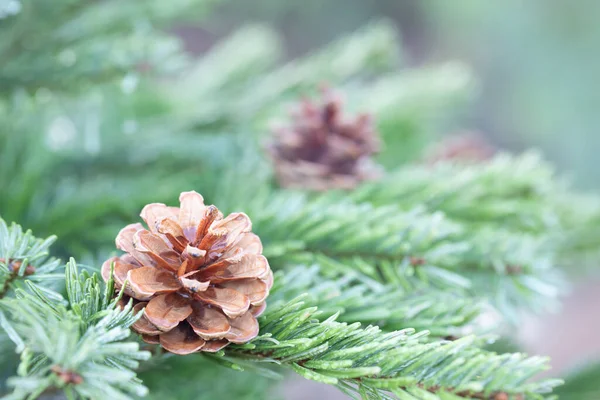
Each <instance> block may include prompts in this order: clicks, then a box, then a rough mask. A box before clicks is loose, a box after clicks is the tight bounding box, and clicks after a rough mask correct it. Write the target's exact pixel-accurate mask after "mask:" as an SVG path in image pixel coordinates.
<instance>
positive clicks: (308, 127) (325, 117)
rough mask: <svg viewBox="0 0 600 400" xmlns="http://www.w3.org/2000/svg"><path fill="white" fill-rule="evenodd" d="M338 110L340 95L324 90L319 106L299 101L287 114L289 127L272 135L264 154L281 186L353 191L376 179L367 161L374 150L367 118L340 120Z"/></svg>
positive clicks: (376, 145) (373, 167)
mask: <svg viewBox="0 0 600 400" xmlns="http://www.w3.org/2000/svg"><path fill="white" fill-rule="evenodd" d="M342 106H343V105H342V102H341V100H340V99H339V97H337V96H335V95H334V94H333V93H332V92H331V91H324V92H323V95H322V99H321V100H320V102H319V103H317V102H311V101H309V100H304V101H302V102H301V103H300V104H298V105H297V106H296V108H295V109H294V110H293V111H292V113H291V117H292V123H291V125H290V126H288V127H285V128H280V129H276V130H275V131H274V138H273V140H272V141H271V142H270V143H269V144H268V151H269V154H270V155H271V158H272V160H273V163H274V167H275V172H276V175H277V179H278V181H279V184H280V185H281V186H283V187H288V188H301V189H309V190H317V191H324V190H329V189H352V188H354V187H356V186H357V185H358V184H359V183H360V182H361V181H364V180H372V179H376V178H377V177H379V176H380V175H381V169H380V168H379V166H378V165H376V164H375V163H374V162H373V160H372V159H371V156H372V155H373V154H374V153H376V152H377V151H378V150H379V139H378V137H377V136H378V135H377V133H376V131H375V127H374V124H373V121H372V119H371V117H370V116H369V115H367V114H361V115H359V116H357V117H354V118H348V117H344V116H343V113H342Z"/></svg>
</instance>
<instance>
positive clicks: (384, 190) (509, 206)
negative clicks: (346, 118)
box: [351, 152, 568, 234]
mask: <svg viewBox="0 0 600 400" xmlns="http://www.w3.org/2000/svg"><path fill="white" fill-rule="evenodd" d="M567 193H568V192H567V190H566V187H565V184H564V182H562V181H560V180H559V179H557V178H556V176H555V172H554V169H553V168H552V167H551V166H550V165H549V164H547V163H545V162H544V161H543V160H542V159H541V157H540V156H539V155H538V154H536V153H533V152H532V153H525V154H523V155H521V156H510V155H508V154H503V155H499V156H497V157H495V158H494V159H492V160H491V161H490V162H489V163H484V164H477V165H463V164H453V163H439V164H436V165H432V166H428V165H421V166H413V167H405V168H401V169H399V170H397V171H396V172H394V173H392V174H390V175H389V176H388V177H387V178H385V179H383V180H382V181H380V182H377V183H374V184H370V185H365V186H364V187H363V188H360V189H359V190H357V191H355V192H354V193H352V194H351V197H352V198H353V199H354V200H355V201H357V202H363V201H366V202H371V203H373V204H377V205H383V204H395V205H398V206H400V207H401V208H403V209H412V208H413V207H414V205H415V204H422V205H424V206H425V207H426V208H427V209H428V210H430V211H443V212H444V213H445V214H446V215H448V217H449V218H451V219H452V220H456V221H461V222H466V223H468V224H469V225H470V226H471V227H473V228H477V227H480V226H488V224H500V225H502V226H503V227H507V228H510V229H511V230H515V231H519V232H531V233H534V234H538V233H543V234H545V233H548V232H550V233H551V232H552V230H555V229H560V224H561V222H563V220H562V217H563V215H562V214H563V213H565V212H567V210H568V208H567V207H565V206H566V204H564V201H565V196H567Z"/></svg>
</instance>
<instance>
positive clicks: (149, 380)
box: [139, 355, 279, 400]
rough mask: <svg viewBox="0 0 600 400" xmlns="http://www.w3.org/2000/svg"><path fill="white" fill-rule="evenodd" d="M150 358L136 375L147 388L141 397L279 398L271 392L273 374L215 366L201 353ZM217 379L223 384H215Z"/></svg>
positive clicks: (203, 399)
mask: <svg viewBox="0 0 600 400" xmlns="http://www.w3.org/2000/svg"><path fill="white" fill-rule="evenodd" d="M154 358H155V359H156V360H154V359H153V361H150V362H149V363H152V362H153V365H152V366H148V367H147V369H145V370H142V371H141V373H140V374H139V377H140V379H141V380H142V381H143V382H144V384H145V385H146V386H147V387H148V389H149V393H148V395H147V396H146V397H144V399H150V400H154V399H155V400H161V399H169V398H172V396H173V395H174V392H176V393H177V397H178V398H181V399H194V400H213V399H229V398H234V399H240V400H260V399H273V400H275V399H278V398H279V396H277V395H275V393H274V392H275V391H276V388H277V383H278V381H277V380H274V379H273V376H275V374H274V373H272V374H270V375H269V377H270V379H269V378H267V377H265V376H261V375H259V374H258V373H256V372H255V371H252V370H249V371H243V372H242V371H236V370H232V369H231V368H225V367H223V366H221V365H215V363H214V362H212V361H211V360H210V359H208V358H207V357H204V356H202V355H191V356H186V357H177V356H173V355H165V356H163V357H160V356H158V357H154ZM220 382H226V384H218V383H220ZM215 383H217V384H215Z"/></svg>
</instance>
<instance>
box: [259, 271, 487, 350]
mask: <svg viewBox="0 0 600 400" xmlns="http://www.w3.org/2000/svg"><path fill="white" fill-rule="evenodd" d="M352 276H353V275H352V274H351V273H349V274H347V275H346V276H345V277H343V278H339V279H327V278H325V277H324V276H323V274H322V273H321V271H320V269H319V268H318V267H317V266H316V265H315V266H312V267H306V266H297V267H294V268H292V269H289V270H286V271H285V272H283V271H279V272H278V273H277V274H276V276H275V286H274V288H273V289H272V291H271V295H270V296H269V305H270V307H275V308H277V307H279V306H282V305H284V304H285V303H287V302H288V301H291V300H293V299H294V298H296V297H297V296H300V295H303V294H305V295H306V296H305V297H304V298H303V302H304V304H305V305H306V306H311V307H312V306H316V307H319V312H320V314H319V320H320V321H323V320H324V319H327V318H329V317H331V316H333V315H335V314H337V315H338V317H337V320H338V321H340V322H348V323H352V322H360V323H363V324H374V325H377V326H379V327H381V328H384V329H385V330H388V331H389V330H397V329H402V328H404V327H407V326H410V327H412V328H414V329H416V330H428V331H429V332H430V335H429V336H428V338H429V339H431V338H440V337H442V338H448V339H455V338H457V337H462V336H465V335H466V334H468V333H472V332H473V330H474V329H475V326H474V323H475V321H474V318H475V317H477V316H478V315H479V313H480V312H481V311H482V308H481V305H480V304H478V303H477V300H476V299H473V298H472V297H468V296H461V295H459V294H458V293H451V292H442V291H437V290H432V289H431V288H422V289H420V290H416V291H407V290H405V289H403V288H401V287H398V286H392V285H383V284H380V283H378V282H376V281H365V280H361V279H360V278H358V276H357V277H356V278H353V277H352Z"/></svg>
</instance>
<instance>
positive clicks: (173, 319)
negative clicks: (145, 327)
mask: <svg viewBox="0 0 600 400" xmlns="http://www.w3.org/2000/svg"><path fill="white" fill-rule="evenodd" d="M192 311H193V310H192V306H191V302H190V301H189V299H185V298H184V297H183V296H180V295H179V294H177V293H169V294H161V295H159V296H156V297H153V298H152V300H150V301H149V302H148V305H146V308H145V309H144V315H145V316H146V318H147V319H148V321H149V322H150V323H151V324H153V325H154V326H156V327H157V328H158V329H160V330H161V331H163V332H168V331H170V330H172V329H173V328H175V327H176V326H177V325H178V324H179V323H180V322H181V321H184V320H185V319H186V318H187V317H189V316H190V315H191V314H192Z"/></svg>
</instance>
